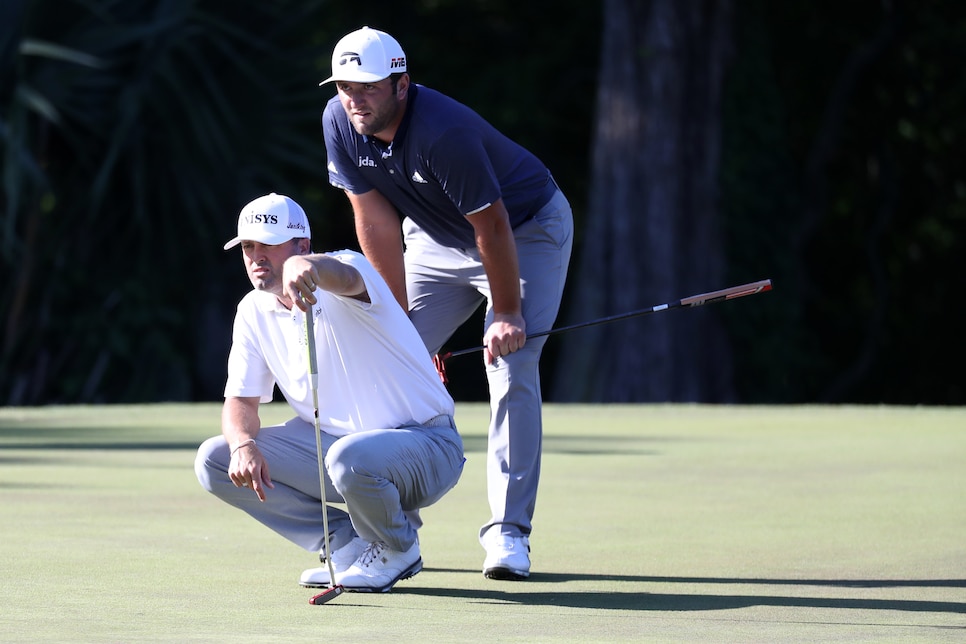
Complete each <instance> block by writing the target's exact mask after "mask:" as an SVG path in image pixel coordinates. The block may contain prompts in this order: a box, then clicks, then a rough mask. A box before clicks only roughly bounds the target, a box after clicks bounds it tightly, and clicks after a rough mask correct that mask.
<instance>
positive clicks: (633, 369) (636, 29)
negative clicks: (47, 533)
mask: <svg viewBox="0 0 966 644" xmlns="http://www.w3.org/2000/svg"><path fill="white" fill-rule="evenodd" d="M364 24H368V25H370V26H373V27H377V28H381V29H385V30H387V31H389V32H390V33H393V34H394V35H395V36H396V37H397V38H398V39H399V40H400V41H401V42H402V44H403V45H404V47H405V48H406V50H407V54H408V57H409V59H410V66H411V70H412V75H413V77H414V80H415V81H416V82H420V83H424V84H427V85H430V86H433V87H436V88H438V89H440V90H442V91H444V92H446V93H449V94H451V95H452V96H454V97H455V98H457V99H459V100H461V101H463V102H465V103H467V104H469V105H470V106H472V107H474V108H475V109H476V110H477V111H479V112H480V113H481V114H483V115H484V116H485V117H486V118H488V119H489V120H491V121H492V122H493V123H494V124H496V125H497V126H498V127H499V128H501V129H502V130H503V131H504V132H506V133H507V134H508V135H510V136H511V137H512V138H514V139H516V140H518V141H520V142H521V143H523V144H524V145H526V146H527V147H529V148H530V149H532V150H533V151H534V152H536V153H537V154H538V155H539V156H540V157H541V158H543V159H544V161H545V162H546V163H547V164H548V165H549V166H550V167H551V169H552V170H553V172H554V174H555V175H556V177H557V178H558V180H559V182H560V183H561V184H562V185H563V186H564V188H565V191H566V192H567V194H568V196H569V197H570V198H571V201H572V203H573V205H574V208H575V215H576V217H577V223H578V238H577V243H576V247H575V258H574V264H573V266H572V268H573V272H572V279H571V282H570V286H569V287H568V292H567V297H566V300H565V304H564V311H563V313H562V316H561V322H562V323H563V322H565V321H566V322H575V321H581V320H586V319H589V318H591V317H596V316H598V315H604V314H612V313H618V312H621V311H624V310H628V309H629V308H640V307H641V306H648V305H651V304H656V303H659V302H661V301H665V300H666V299H668V298H675V297H681V296H685V295H691V294H693V293H697V292H702V291H707V290H713V289H717V288H722V287H724V286H728V285H731V284H736V283H740V282H745V281H752V280H756V279H760V278H764V277H770V278H772V279H773V280H774V282H775V290H774V291H773V292H772V293H769V294H767V295H760V296H756V297H754V298H747V299H743V300H738V301H735V302H729V303H724V304H719V305H715V306H714V307H709V308H707V309H705V310H688V311H679V312H671V313H668V314H660V315H656V316H649V317H647V318H641V319H638V320H633V321H627V322H620V323H617V324H615V325H613V326H609V327H605V328H602V329H600V330H599V332H598V331H575V332H573V333H571V334H565V335H561V336H557V337H555V338H553V339H552V340H551V341H550V342H549V343H548V348H547V354H546V359H545V361H544V365H543V368H544V383H545V391H546V393H547V396H548V398H551V399H557V400H622V401H623V400H626V401H664V400H697V401H707V402H718V401H740V402H756V403H757V402H774V403H782V402H813V401H828V402H856V403H880V402H886V403H910V404H916V403H921V404H963V403H964V401H966V379H964V377H963V376H962V375H960V371H961V370H960V367H959V365H960V364H962V363H963V359H964V358H966V349H964V346H966V344H964V343H963V342H962V340H961V334H962V331H961V330H962V329H963V328H964V327H966V314H964V312H963V311H964V309H963V307H962V306H960V305H959V304H957V302H958V298H959V296H960V295H961V293H962V291H963V288H962V284H963V275H964V269H966V248H964V235H966V178H964V172H963V171H962V170H961V169H960V167H961V166H962V165H963V164H962V162H961V161H960V160H959V158H958V157H959V156H961V155H960V154H959V151H960V147H961V145H962V142H963V138H964V124H966V110H964V109H963V108H964V105H966V86H964V85H966V76H964V75H963V74H962V71H961V61H962V60H964V54H966V51H964V50H966V11H964V9H963V8H962V7H961V3H958V2H953V1H952V0H934V1H930V2H920V3H912V2H908V3H905V2H889V1H881V0H879V1H876V0H859V1H857V2H852V3H835V4H833V3H830V2H817V3H816V2H805V1H804V0H793V1H789V2H781V3H773V2H764V1H763V0H724V1H721V2H715V1H711V0H705V1H701V0H683V1H680V2H673V1H671V0H651V1H647V2H645V1H643V0H606V2H604V3H603V4H602V5H598V4H597V3H588V2H576V1H574V2H548V1H546V0H534V1H533V2H528V3H520V2H509V1H505V0H488V1H483V0H476V1H470V2H466V1H461V2H457V1H456V0H433V1H432V2H430V1H428V0H426V1H421V2H413V3H394V2H393V3H390V2H371V3H368V4H366V5H364V6H355V5H351V4H347V3H333V2H328V1H324V0H298V1H296V0H279V1H277V2H262V1H257V0H236V1H234V2H220V1H216V0H93V1H90V0H89V1H86V2H81V1H80V0H77V1H72V0H31V1H29V2H28V1H27V0H7V1H5V2H4V3H2V4H0V154H2V164H3V165H2V184H0V262H2V263H0V266H2V269H3V273H4V276H5V278H6V279H4V280H2V281H0V324H2V328H0V404H6V405H25V404H30V405H32V404H48V403H77V402H89V403H98V402H135V401H155V400H217V399H220V395H221V388H222V384H223V378H224V369H225V358H226V356H227V350H228V342H229V337H228V336H229V333H230V322H231V317H232V315H233V312H234V304H235V302H236V301H237V299H238V298H239V297H240V296H241V295H242V294H243V293H244V292H245V291H246V290H247V289H248V288H249V284H248V282H247V280H246V278H245V275H244V272H243V270H242V268H241V263H240V261H239V258H238V256H237V254H234V253H225V252H223V251H221V245H222V243H223V242H224V240H225V239H227V238H229V237H231V236H232V235H233V228H234V225H235V219H236V214H237V212H238V210H239V209H240V207H241V206H242V205H244V204H245V203H246V202H247V201H248V200H250V199H251V198H253V197H255V196H258V195H259V194H263V193H265V192H269V191H278V192H284V193H287V194H290V195H291V196H293V197H295V198H296V199H298V200H299V201H300V202H301V203H302V204H303V205H305V206H306V208H307V210H308V211H309V213H310V217H311V218H312V224H313V233H314V238H315V246H316V248H318V249H319V250H328V249H332V248H339V247H355V246H356V245H355V240H354V238H353V236H352V226H351V214H350V212H349V209H348V207H347V204H346V202H345V199H344V197H343V196H342V195H341V194H340V193H338V191H336V190H335V189H333V188H331V187H329V186H328V185H327V183H326V180H325V173H324V150H323V147H322V141H321V134H320V131H319V112H320V109H321V107H322V105H323V103H324V102H325V100H327V99H328V97H329V96H330V95H331V89H330V88H319V87H317V83H318V81H319V80H320V79H321V78H324V77H325V76H326V68H327V66H328V59H329V55H330V53H331V48H332V46H333V45H334V43H335V42H336V40H338V38H339V37H341V36H342V35H343V34H345V33H347V32H348V31H351V30H353V29H356V28H358V27H359V26H361V25H364ZM454 25H459V26H460V27H459V28H454ZM470 26H472V27H471V28H470ZM662 316H663V317H662ZM479 324H480V322H479V321H478V320H474V321H473V322H472V323H470V324H468V325H467V327H466V328H464V329H462V330H461V331H460V332H458V334H457V335H456V336H455V337H454V338H453V339H452V340H451V345H452V346H451V348H462V347H467V346H475V345H476V344H478V342H479V337H480V332H481V329H480V328H479ZM449 371H450V375H451V379H452V381H453V386H452V391H453V393H454V396H456V397H457V398H458V399H483V398H484V397H485V391H484V389H483V388H484V386H485V385H484V380H483V378H482V373H481V368H480V365H479V362H478V360H477V359H475V358H473V357H468V358H457V359H453V360H451V361H450V364H449Z"/></svg>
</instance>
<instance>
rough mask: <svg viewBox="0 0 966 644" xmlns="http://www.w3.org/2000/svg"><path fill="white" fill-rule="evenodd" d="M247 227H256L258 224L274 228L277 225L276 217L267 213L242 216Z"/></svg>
mask: <svg viewBox="0 0 966 644" xmlns="http://www.w3.org/2000/svg"><path fill="white" fill-rule="evenodd" d="M242 219H243V220H244V222H245V224H246V225H247V226H258V225H260V224H264V225H268V226H275V225H277V224H278V216H277V215H273V214H270V213H267V212H259V213H252V214H250V215H242Z"/></svg>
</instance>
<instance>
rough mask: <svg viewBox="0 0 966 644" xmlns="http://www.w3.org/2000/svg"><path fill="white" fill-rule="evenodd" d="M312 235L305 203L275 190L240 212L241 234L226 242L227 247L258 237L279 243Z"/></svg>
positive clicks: (261, 240)
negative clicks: (295, 200)
mask: <svg viewBox="0 0 966 644" xmlns="http://www.w3.org/2000/svg"><path fill="white" fill-rule="evenodd" d="M303 237H304V238H306V239H308V238H311V237H312V233H311V231H310V229H309V219H308V217H306V216H305V211H304V210H302V206H300V205H298V204H297V203H295V202H294V201H293V200H292V199H290V198H289V197H286V196H285V195H278V194H275V193H274V192H273V193H271V194H267V195H265V196H264V197H259V198H258V199H255V200H254V201H251V202H249V203H248V204H247V205H246V206H245V207H244V208H242V210H241V213H239V215H238V236H237V237H235V238H234V239H231V240H229V242H228V243H227V244H225V250H228V249H229V248H232V247H234V246H237V245H238V244H239V243H241V242H242V241H257V242H261V243H262V244H268V245H269V246H277V245H279V244H282V243H285V242H287V241H289V240H292V239H301V238H303Z"/></svg>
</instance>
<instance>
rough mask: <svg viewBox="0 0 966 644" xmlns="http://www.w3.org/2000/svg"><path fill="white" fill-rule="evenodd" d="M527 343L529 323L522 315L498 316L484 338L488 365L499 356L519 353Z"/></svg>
mask: <svg viewBox="0 0 966 644" xmlns="http://www.w3.org/2000/svg"><path fill="white" fill-rule="evenodd" d="M526 342H527V323H526V321H525V320H524V319H523V316H522V315H510V314H506V313H504V314H497V315H494V316H493V322H492V323H491V324H490V326H489V328H487V330H486V334H485V335H484V336H483V345H484V346H485V347H486V349H485V351H484V353H485V354H486V364H493V360H494V359H495V358H498V357H499V356H505V355H508V354H510V353H513V352H514V351H519V350H520V349H522V348H523V345H524V344H526Z"/></svg>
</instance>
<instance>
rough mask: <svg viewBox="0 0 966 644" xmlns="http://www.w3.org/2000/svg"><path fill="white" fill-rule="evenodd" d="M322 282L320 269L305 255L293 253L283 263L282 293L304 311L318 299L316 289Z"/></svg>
mask: <svg viewBox="0 0 966 644" xmlns="http://www.w3.org/2000/svg"><path fill="white" fill-rule="evenodd" d="M320 283H321V276H320V275H319V271H318V269H317V268H316V267H315V264H313V263H312V262H311V261H309V260H308V259H306V257H305V256H304V255H293V256H292V257H289V258H288V259H286V260H285V263H284V264H283V265H282V293H283V294H284V295H285V297H287V298H288V299H290V300H292V302H293V303H294V304H295V306H297V307H299V309H300V310H302V311H307V310H308V309H309V306H311V305H312V304H315V303H316V302H317V301H318V300H316V299H315V289H316V288H317V287H318V285H319V284H320Z"/></svg>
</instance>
